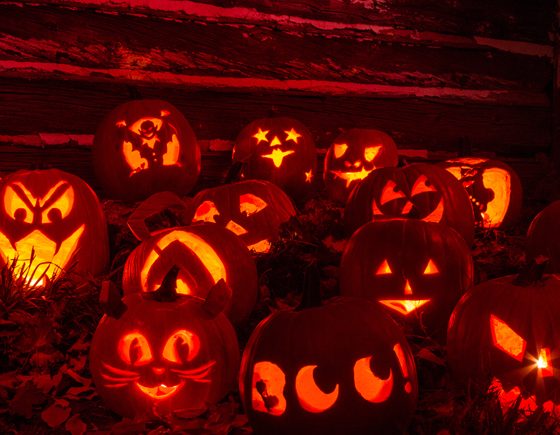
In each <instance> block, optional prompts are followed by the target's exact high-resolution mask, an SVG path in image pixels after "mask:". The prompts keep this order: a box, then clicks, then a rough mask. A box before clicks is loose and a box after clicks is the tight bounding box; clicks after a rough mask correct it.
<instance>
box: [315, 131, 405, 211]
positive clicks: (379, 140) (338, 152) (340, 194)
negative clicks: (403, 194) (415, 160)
mask: <svg viewBox="0 0 560 435" xmlns="http://www.w3.org/2000/svg"><path fill="white" fill-rule="evenodd" d="M398 162H399V155H398V153H397V146H396V145H395V142H394V141H393V139H392V138H391V136H389V135H388V134H386V133H384V132H382V131H379V130H374V129H368V128H352V129H350V130H347V131H345V132H344V133H342V134H341V135H339V136H338V137H337V138H336V139H335V140H334V142H333V144H332V145H331V146H330V148H329V149H328V151H327V155H326V156H325V167H324V170H323V179H324V181H325V187H326V188H327V193H328V195H329V197H330V198H331V199H333V200H335V201H338V202H341V203H346V200H347V199H348V195H349V193H350V191H351V190H352V188H353V187H354V186H355V185H356V184H357V183H359V182H360V181H361V180H363V179H364V178H366V177H367V175H368V174H369V173H370V172H371V171H373V170H374V169H377V168H384V167H386V166H397V164H398Z"/></svg>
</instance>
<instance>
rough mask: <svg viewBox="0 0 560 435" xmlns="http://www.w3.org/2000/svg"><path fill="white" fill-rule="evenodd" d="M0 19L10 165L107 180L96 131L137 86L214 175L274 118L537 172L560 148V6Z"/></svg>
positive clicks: (192, 5) (207, 10)
mask: <svg viewBox="0 0 560 435" xmlns="http://www.w3.org/2000/svg"><path fill="white" fill-rule="evenodd" d="M0 17H2V19H1V20H0V92H1V98H0V135H1V137H0V153H1V154H0V155H1V157H0V172H5V171H11V170H15V169H20V168H28V167H30V166H37V165H45V166H56V167H59V168H61V169H65V170H69V171H71V172H74V173H77V174H78V175H80V176H82V177H83V178H85V179H86V180H87V181H88V182H90V183H92V184H94V185H95V182H94V180H93V174H92V170H91V166H90V165H91V164H90V148H91V144H92V140H93V134H94V133H95V130H96V127H97V125H98V123H99V122H100V120H101V119H102V117H103V116H104V115H105V114H106V113H107V112H109V111H110V110H111V109H112V108H114V107H115V106H116V105H118V104H120V103H123V102H125V101H127V100H129V99H130V98H131V97H138V96H141V97H143V98H162V99H166V100H168V101H170V102H171V103H172V104H174V105H176V106H177V107H178V108H179V109H180V110H181V111H183V113H184V114H185V116H186V117H187V119H189V120H190V121H191V123H192V125H193V128H194V129H195V132H196V134H197V136H198V138H199V139H201V144H202V145H203V181H202V183H203V184H204V183H205V182H208V181H209V180H216V179H218V178H219V177H221V176H222V175H223V174H224V173H225V171H227V167H228V165H229V158H230V152H229V149H230V147H231V143H232V141H233V140H234V139H235V137H236V135H237V133H238V132H239V130H240V129H241V128H242V127H243V126H244V125H245V124H247V123H248V122H249V121H251V120H252V119H255V118H257V117H262V116H266V115H270V114H275V115H289V116H293V117H296V118H298V119H300V120H301V121H303V122H304V123H305V124H307V125H308V126H309V127H310V129H311V131H312V133H313V134H314V136H315V137H316V140H317V142H318V145H319V146H320V147H321V148H326V147H328V146H329V145H330V143H331V141H332V139H333V138H334V137H335V136H336V135H337V134H338V133H339V132H340V130H341V129H344V128H349V127H375V128H379V129H382V130H385V131H387V132H388V133H389V134H391V135H392V136H393V137H394V138H395V140H396V142H397V144H398V146H399V147H400V148H401V149H405V150H418V154H419V155H424V156H426V155H427V156H428V157H430V156H450V155H454V154H457V153H461V152H465V151H472V152H473V153H477V152H485V153H494V154H496V155H498V156H500V157H504V158H507V159H510V160H514V161H515V160H516V159H521V160H522V161H524V162H525V163H527V164H528V165H529V166H530V167H531V168H533V169H532V170H533V171H534V172H535V173H536V172H538V171H539V164H538V160H535V156H538V155H541V156H542V155H546V156H556V157H558V155H559V154H560V153H559V152H558V147H560V139H559V132H558V127H557V126H558V119H560V115H559V112H560V109H559V106H560V105H559V103H558V89H559V87H560V86H559V83H560V79H559V78H558V77H557V71H558V62H557V56H558V38H557V34H556V32H555V31H556V28H557V25H556V20H557V4H556V1H555V0H531V1H523V2H521V1H511V0H493V1H481V0H439V1H428V0H281V1H280V0H276V1H274V0H261V1H259V0H225V1H214V2H211V1H210V0H208V1H203V0H198V1H191V0H184V1H183V0H161V1H157V0H143V1H142V0H122V1H118V0H114V1H110V0H74V1H63V0H34V1H33V2H21V1H19V2H18V1H4V2H2V3H0ZM407 154H409V155H410V154H414V153H412V152H411V151H408V152H407ZM521 160H518V161H521ZM531 165H532V166H531Z"/></svg>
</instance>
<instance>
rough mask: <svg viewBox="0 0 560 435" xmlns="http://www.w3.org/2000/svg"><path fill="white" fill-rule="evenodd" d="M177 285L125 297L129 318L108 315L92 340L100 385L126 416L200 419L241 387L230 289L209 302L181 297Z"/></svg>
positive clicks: (99, 389) (110, 403)
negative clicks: (228, 312)
mask: <svg viewBox="0 0 560 435" xmlns="http://www.w3.org/2000/svg"><path fill="white" fill-rule="evenodd" d="M172 272H173V270H172V271H171V272H170V274H172ZM175 273H176V270H175ZM174 281H175V277H173V278H172V279H169V280H167V281H164V283H163V284H162V285H161V287H160V289H159V290H158V291H157V292H154V293H149V294H147V293H143V294H140V293H136V294H130V295H128V296H125V298H124V299H123V302H124V304H125V305H126V310H125V311H124V314H122V315H121V316H120V317H119V318H113V317H110V316H108V315H106V316H104V317H103V318H102V319H101V321H100V322H99V326H98V327H97V330H96V331H95V334H94V336H93V340H92V343H91V350H90V369H91V374H92V377H93V381H94V382H95V386H96V389H97V392H98V393H99V395H100V396H101V397H102V398H103V400H104V401H105V403H106V404H107V406H108V407H109V408H110V409H112V410H113V411H115V412H116V413H118V414H120V415H122V416H125V417H138V418H146V417H150V416H157V417H165V416H168V415H169V414H171V413H174V412H179V411H180V412H183V413H186V414H188V415H191V416H194V415H197V414H201V413H202V412H204V411H205V410H206V408H207V407H208V406H209V405H212V404H214V403H216V402H217V401H218V400H220V399H221V398H222V397H223V396H225V394H226V393H227V392H228V391H231V390H232V389H233V387H234V385H235V378H236V374H237V369H238V364H239V348H238V346H239V345H238V343H237V337H236V335H235V331H234V330H233V327H232V326H231V324H230V323H229V321H228V320H227V318H226V317H225V316H224V315H223V314H222V313H221V311H222V310H223V309H224V304H225V303H226V302H227V299H228V297H229V294H228V293H227V291H228V289H227V287H223V286H220V285H217V286H215V287H214V288H213V289H212V290H211V291H210V293H209V294H208V297H207V299H206V300H203V299H200V298H196V297H193V296H188V295H178V294H177V293H175V292H174V289H173V288H172V286H173V283H174ZM224 290H225V291H224Z"/></svg>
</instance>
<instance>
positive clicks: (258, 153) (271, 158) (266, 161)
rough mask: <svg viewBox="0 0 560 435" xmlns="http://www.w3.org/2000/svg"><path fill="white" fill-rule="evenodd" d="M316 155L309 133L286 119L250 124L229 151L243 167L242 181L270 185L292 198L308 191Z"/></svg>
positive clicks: (295, 122) (289, 119)
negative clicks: (277, 186)
mask: <svg viewBox="0 0 560 435" xmlns="http://www.w3.org/2000/svg"><path fill="white" fill-rule="evenodd" d="M316 153H317V152H316V149H315V142H314V141H313V137H312V136H311V133H310V132H309V130H307V128H306V127H305V126H304V125H303V124H302V123H301V122H299V121H297V120H295V119H292V118H286V117H279V118H263V119H257V120H256V121H253V122H251V123H250V124H249V125H247V126H246V127H245V128H244V129H243V130H241V132H240V133H239V135H238V136H237V140H236V141H235V145H234V147H233V159H234V160H235V161H238V162H241V163H243V169H242V171H243V172H242V174H243V176H244V177H245V178H259V179H263V180H269V181H272V182H273V183H275V184H277V185H279V186H280V187H281V188H282V189H284V190H285V191H286V192H287V193H288V194H289V195H291V196H293V197H295V198H297V197H302V196H304V195H305V194H306V193H307V192H308V191H309V187H310V186H311V183H312V182H313V179H314V177H315V173H316V169H315V168H316V165H317V161H316Z"/></svg>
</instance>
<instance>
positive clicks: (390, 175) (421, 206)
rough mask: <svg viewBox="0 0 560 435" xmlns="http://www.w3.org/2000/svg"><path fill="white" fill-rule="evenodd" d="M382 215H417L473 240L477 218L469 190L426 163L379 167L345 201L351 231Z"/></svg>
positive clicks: (348, 229) (393, 216)
mask: <svg viewBox="0 0 560 435" xmlns="http://www.w3.org/2000/svg"><path fill="white" fill-rule="evenodd" d="M381 218H415V219H421V220H424V221H426V222H436V223H442V224H446V225H448V226H450V227H451V228H453V229H455V230H456V231H457V232H458V233H459V234H461V236H463V238H464V239H465V241H466V242H467V244H469V245H470V244H471V243H472V241H473V238H474V218H473V212H472V207H471V203H470V201H469V197H468V195H467V192H466V191H465V189H464V188H463V186H462V185H461V183H460V182H459V181H457V180H456V179H455V178H454V177H453V176H452V175H451V174H449V173H448V172H447V171H445V170H444V169H441V168H439V167H437V166H435V165H429V164H427V163H414V164H412V165H408V166H405V167H403V168H380V169H377V170H375V171H373V172H372V173H371V174H369V175H368V176H367V177H366V178H365V179H364V180H363V181H362V182H361V183H360V184H358V185H357V186H356V187H355V188H354V190H353V191H352V193H351V194H350V197H349V198H348V202H347V204H346V208H345V210H344V222H345V226H346V228H347V231H348V233H349V234H351V233H353V232H354V231H356V230H357V229H358V228H359V227H360V226H361V225H363V224H365V223H366V222H370V221H372V220H373V221H375V220H376V219H381Z"/></svg>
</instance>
